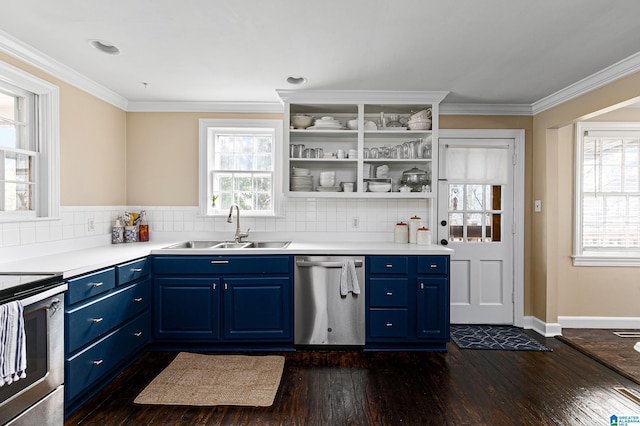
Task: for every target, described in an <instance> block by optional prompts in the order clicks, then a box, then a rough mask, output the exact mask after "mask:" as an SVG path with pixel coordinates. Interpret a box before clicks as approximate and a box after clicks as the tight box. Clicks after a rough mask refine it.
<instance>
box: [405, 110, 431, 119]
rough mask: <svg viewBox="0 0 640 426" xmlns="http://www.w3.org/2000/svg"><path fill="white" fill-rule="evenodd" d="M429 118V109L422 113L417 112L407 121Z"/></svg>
mask: <svg viewBox="0 0 640 426" xmlns="http://www.w3.org/2000/svg"><path fill="white" fill-rule="evenodd" d="M430 118H431V108H427V109H423V110H422V111H418V112H416V113H415V114H413V115H412V116H411V117H409V120H428V119H430Z"/></svg>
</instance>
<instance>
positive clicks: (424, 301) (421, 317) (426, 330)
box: [416, 276, 449, 340]
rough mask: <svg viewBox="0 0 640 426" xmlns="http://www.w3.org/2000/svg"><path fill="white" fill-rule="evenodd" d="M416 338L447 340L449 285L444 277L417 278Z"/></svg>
mask: <svg viewBox="0 0 640 426" xmlns="http://www.w3.org/2000/svg"><path fill="white" fill-rule="evenodd" d="M416 307H417V320H418V336H417V337H418V338H423V339H436V340H437V339H445V340H449V283H448V280H447V278H444V277H433V276H430V277H418V297H417V306H416Z"/></svg>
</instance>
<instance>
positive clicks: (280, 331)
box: [223, 278, 292, 340]
mask: <svg viewBox="0 0 640 426" xmlns="http://www.w3.org/2000/svg"><path fill="white" fill-rule="evenodd" d="M291 296H292V295H291V283H290V280H289V279H288V278H226V279H225V280H224V308H223V311H224V338H225V339H240V340H247V339H249V340H252V339H260V340H265V339H266V340H270V339H277V340H286V339H290V338H291V321H290V317H291V313H292V312H291V303H290V300H291Z"/></svg>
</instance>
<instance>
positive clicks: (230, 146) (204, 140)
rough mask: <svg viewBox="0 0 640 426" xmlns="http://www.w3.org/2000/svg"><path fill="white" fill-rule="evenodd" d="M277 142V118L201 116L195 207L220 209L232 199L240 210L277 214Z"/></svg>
mask: <svg viewBox="0 0 640 426" xmlns="http://www.w3.org/2000/svg"><path fill="white" fill-rule="evenodd" d="M281 146H282V121H281V120H242V119H235V120H216V119H201V120H200V190H199V198H200V201H199V204H200V209H199V210H200V213H201V214H203V215H222V214H226V212H225V210H228V208H229V206H230V205H232V204H234V203H235V204H238V205H239V206H240V208H241V209H242V210H244V211H246V213H245V215H249V216H274V215H277V214H278V208H279V204H280V203H279V201H280V194H281V192H282V178H281V176H280V174H279V173H277V171H278V170H280V164H281V160H280V156H281V152H282V149H281ZM213 194H215V195H216V196H218V198H217V199H216V201H215V207H214V206H213V202H212V200H211V196H212V195H213Z"/></svg>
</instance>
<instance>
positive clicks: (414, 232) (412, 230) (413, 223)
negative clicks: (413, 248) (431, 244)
mask: <svg viewBox="0 0 640 426" xmlns="http://www.w3.org/2000/svg"><path fill="white" fill-rule="evenodd" d="M421 220H422V219H421V218H419V217H418V216H413V217H412V218H411V219H409V242H410V243H413V244H415V243H416V241H417V238H418V228H420V227H422V223H421V222H420V221H421Z"/></svg>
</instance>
